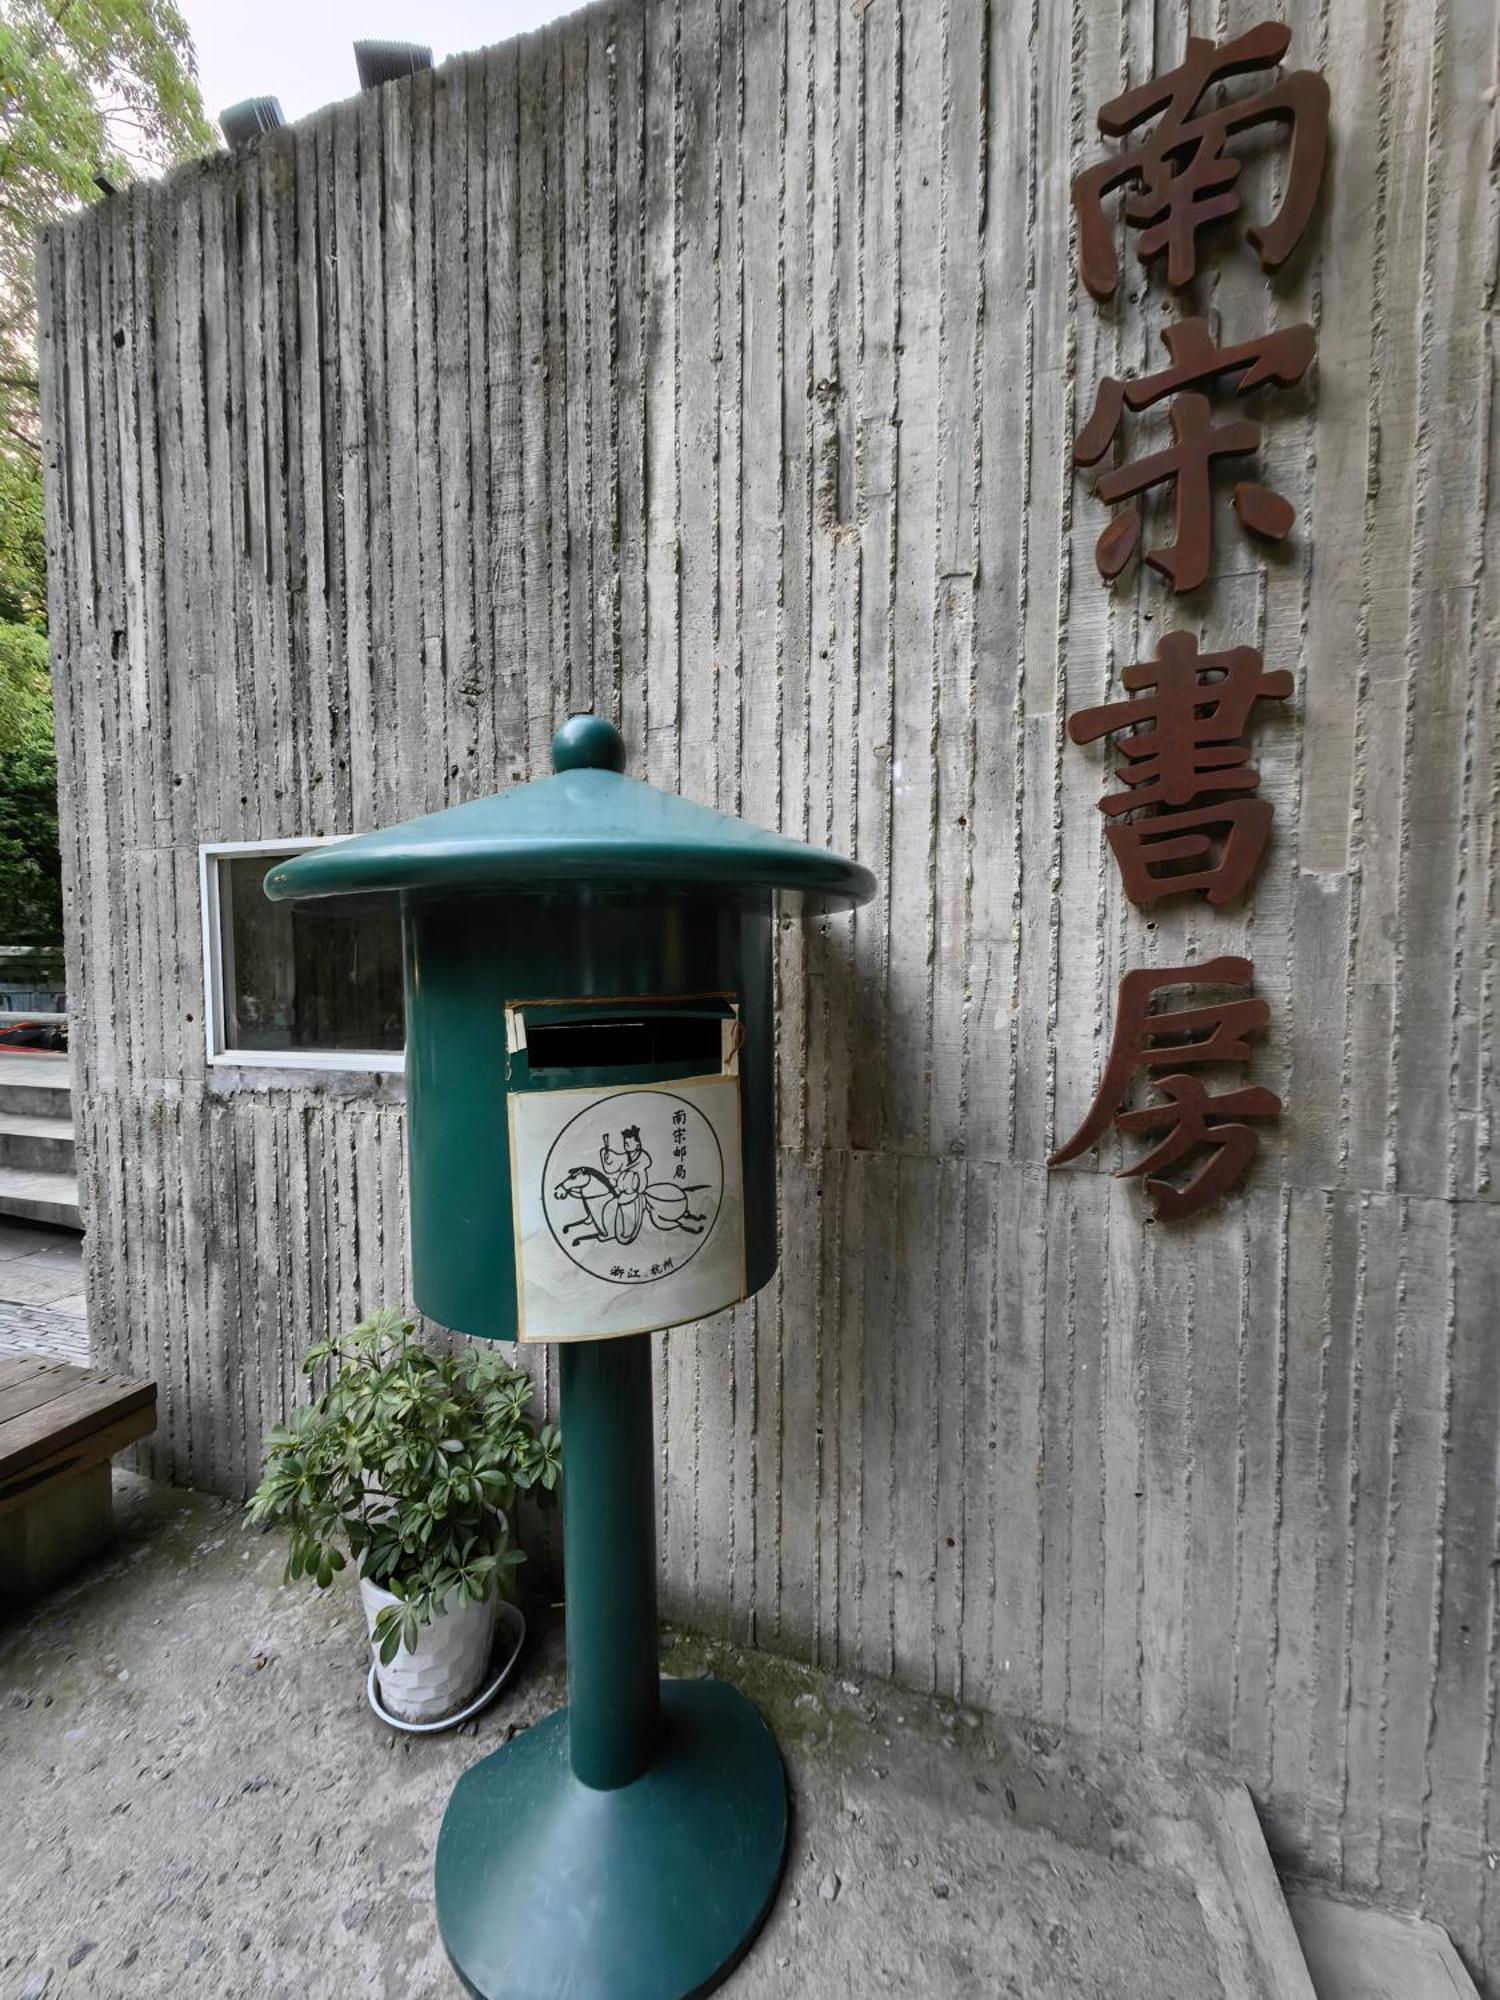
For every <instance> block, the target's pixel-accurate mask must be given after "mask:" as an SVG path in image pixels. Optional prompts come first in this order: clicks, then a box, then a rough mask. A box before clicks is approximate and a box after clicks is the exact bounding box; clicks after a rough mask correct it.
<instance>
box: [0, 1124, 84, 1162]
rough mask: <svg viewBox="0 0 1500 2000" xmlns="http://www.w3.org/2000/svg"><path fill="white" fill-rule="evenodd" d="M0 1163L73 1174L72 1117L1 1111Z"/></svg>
mask: <svg viewBox="0 0 1500 2000" xmlns="http://www.w3.org/2000/svg"><path fill="white" fill-rule="evenodd" d="M0 1167H37V1168H41V1169H42V1170H43V1171H44V1172H47V1173H54V1174H71V1173H72V1172H73V1121H72V1119H71V1118H67V1117H54V1118H38V1117H35V1116H33V1115H31V1114H30V1113H28V1112H24V1111H0Z"/></svg>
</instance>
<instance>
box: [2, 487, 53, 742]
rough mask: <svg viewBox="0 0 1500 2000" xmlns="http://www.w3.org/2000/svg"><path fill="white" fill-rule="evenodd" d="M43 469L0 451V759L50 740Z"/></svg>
mask: <svg viewBox="0 0 1500 2000" xmlns="http://www.w3.org/2000/svg"><path fill="white" fill-rule="evenodd" d="M46 587H47V566H46V554H45V550H44V548H43V542H42V475H41V467H40V466H39V465H38V464H37V461H36V460H35V459H34V458H32V457H31V455H30V454H29V453H27V452H19V451H6V450H4V449H3V448H0V757H4V756H5V755H7V754H8V753H9V752H10V751H13V750H20V749H26V748H30V747H36V748H45V749H50V748H51V745H52V691H51V683H50V681H49V678H48V670H47V605H46Z"/></svg>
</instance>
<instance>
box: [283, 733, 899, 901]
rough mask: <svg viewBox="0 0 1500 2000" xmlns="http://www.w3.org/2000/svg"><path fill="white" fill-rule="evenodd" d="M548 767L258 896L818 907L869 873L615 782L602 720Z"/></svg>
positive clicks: (300, 869)
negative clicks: (682, 892)
mask: <svg viewBox="0 0 1500 2000" xmlns="http://www.w3.org/2000/svg"><path fill="white" fill-rule="evenodd" d="M552 762H553V766H554V770H555V775H554V776H553V777H550V778H540V779H538V780H537V781H536V782H535V783H534V784H529V785H517V786H516V787H515V788H514V789H513V790H511V791H508V792H498V793H496V794H495V796H494V797H492V798H487V799H473V800H471V801H470V802H469V803H468V804H467V805H462V806H451V807H450V808H449V809H448V810H447V811H446V812H438V813H429V814H428V815H427V816H426V818H424V819H414V820H408V821H407V823H406V824H405V825H404V826H396V827H391V828H389V829H387V830H385V831H382V832H378V833H364V834H359V835H356V836H355V837H354V838H352V839H349V840H340V841H335V842H330V843H329V845H327V846H326V847H320V848H314V849H311V850H310V851H309V852H307V853H305V854H299V855H297V856H295V857H294V858H292V859H290V860H287V861H282V862H279V863H278V864H277V865H276V866H275V867H274V868H272V869H271V871H270V873H269V874H268V875H267V876H266V884H265V886H266V894H267V895H268V896H269V897H270V898H271V899H272V901H273V902H283V901H293V900H300V899H301V898H303V897H311V896H348V895H355V894H358V893H360V892H361V891H364V890H375V889H379V890H386V891H390V890H400V891H407V892H416V893H427V894H433V893H439V894H440V893H446V892H451V891H454V890H458V891H463V890H484V889H511V890H524V889H538V888H540V889H554V888H559V887H564V886H567V885H570V884H571V885H574V886H579V887H581V886H583V885H585V884H587V885H589V886H590V887H593V886H600V887H610V888H619V887H621V886H634V885H640V884H653V885H656V886H658V887H661V888H702V889H710V890H714V889H716V890H720V891H722V892H724V893H726V894H728V895H733V894H736V893H738V892H744V891H751V890H756V891H758V890H780V891H782V892H784V893H789V894H795V895H798V896H800V898H801V900H802V903H803V905H804V907H810V908H813V909H822V910H828V909H847V908H850V907H852V906H853V905H854V904H856V903H867V902H868V901H869V900H870V898H871V897H872V896H873V895H874V893H875V877H874V876H873V875H872V874H871V872H870V870H869V869H868V868H864V867H861V865H860V864H859V863H858V862H857V861H848V860H845V859H844V857H843V856H842V855H838V854H830V853H829V852H828V851H827V850H826V849H825V848H821V847H808V846H805V845H804V844H803V843H802V842H801V841H800V840H789V839H788V838H787V837H786V835H785V834H780V833H771V832H768V831H767V830H766V829H765V828H764V827H759V826H752V825H751V824H750V823H749V822H748V821H747V820H742V819H735V818H734V817H733V816H732V815H730V814H728V813H720V812H714V811H713V810H712V809H711V808H710V807H708V806H700V805H695V804H694V803H693V801H692V800H691V799H684V798H681V797H679V796H678V795H677V794H676V793H675V792H662V791H658V790H657V789H656V788H655V786H653V785H646V784H642V783H641V781H640V780H639V779H637V778H629V777H627V776H626V775H625V744H624V740H623V739H622V737H621V735H620V733H619V731H618V730H617V729H616V728H615V727H614V726H613V724H611V723H609V722H606V721H605V720H604V718H603V717H602V716H594V715H575V716H571V717H569V719H568V720H567V721H566V722H565V723H564V724H563V726H562V728H561V729H559V730H558V732H557V735H556V736H555V737H554V738H553V742H552Z"/></svg>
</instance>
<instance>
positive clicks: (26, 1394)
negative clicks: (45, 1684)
mask: <svg viewBox="0 0 1500 2000" xmlns="http://www.w3.org/2000/svg"><path fill="white" fill-rule="evenodd" d="M155 1428H156V1384H155V1383H154V1382H131V1381H127V1380H126V1378H125V1377H124V1376H123V1375H103V1374H99V1373H98V1372H96V1371H95V1370H94V1369H92V1368H73V1367H70V1366H68V1365H67V1364H66V1363H64V1362H61V1361H44V1360H42V1359H40V1358H39V1357H32V1356H29V1355H26V1356H17V1357H14V1358H10V1357H7V1358H0V1597H3V1596H29V1595H31V1594H32V1593H33V1592H35V1591H38V1590H45V1589H46V1588H47V1587H48V1586H49V1585H50V1584H52V1583H54V1582H55V1581H56V1580H57V1579H58V1578H59V1577H60V1576H62V1575H63V1574H64V1573H65V1572H66V1571H68V1570H70V1569H72V1568H73V1567H74V1565H75V1564H77V1563H80V1562H83V1561H84V1560H85V1559H86V1558H87V1557H88V1556H91V1555H93V1554H94V1552H95V1551H96V1550H97V1549H99V1548H100V1547H101V1546H102V1545H103V1544H104V1543H105V1542H106V1541H107V1540H108V1539H109V1535H110V1532H111V1529H112V1527H113V1523H114V1510H113V1505H112V1502H111V1498H110V1479H109V1472H110V1465H109V1462H110V1460H111V1458H112V1457H113V1456H114V1454H115V1453H116V1452H117V1451H121V1450H123V1449H124V1447H125V1446H126V1445H128V1444H133V1443H134V1441H135V1440H136V1439H137V1438H140V1437H145V1436H146V1434H147V1433H148V1432H149V1431H153V1430H155Z"/></svg>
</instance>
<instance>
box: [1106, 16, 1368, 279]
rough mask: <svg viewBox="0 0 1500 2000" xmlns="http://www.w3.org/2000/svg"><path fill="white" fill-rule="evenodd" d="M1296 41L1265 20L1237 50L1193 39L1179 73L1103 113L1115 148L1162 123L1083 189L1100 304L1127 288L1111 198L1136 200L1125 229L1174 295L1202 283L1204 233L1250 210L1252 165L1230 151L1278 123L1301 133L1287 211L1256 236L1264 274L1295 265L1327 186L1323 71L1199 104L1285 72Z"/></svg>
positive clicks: (1130, 93) (1252, 233)
mask: <svg viewBox="0 0 1500 2000" xmlns="http://www.w3.org/2000/svg"><path fill="white" fill-rule="evenodd" d="M1291 38H1292V37H1291V30H1290V29H1289V28H1287V27H1285V26H1284V25H1283V24H1282V23H1281V22H1279V21H1262V22H1261V24H1260V26H1259V27H1256V28H1251V29H1250V30H1249V31H1248V32H1247V33H1245V34H1243V35H1240V36H1238V37H1237V38H1236V39H1235V40H1234V41H1232V42H1224V43H1219V42H1210V41H1205V40H1204V39H1203V38H1202V37H1200V36H1197V35H1191V36H1189V38H1188V45H1187V55H1186V57H1185V59H1184V61H1183V62H1182V64H1181V66H1180V67H1179V68H1177V69H1174V70H1171V71H1169V72H1168V73H1167V75H1165V76H1160V77H1153V78H1152V79H1151V80H1150V81H1149V82H1147V83H1143V84H1141V85H1140V87H1139V88H1138V89H1136V90H1127V91H1126V92H1125V93H1124V95H1123V96H1120V97H1116V98H1114V99H1112V100H1111V102H1110V103H1108V104H1106V105H1105V106H1104V107H1103V108H1102V110H1101V111H1100V113H1099V130H1100V131H1101V132H1103V133H1104V134H1105V136H1106V137H1107V138H1111V139H1123V138H1125V137H1126V136H1127V135H1128V134H1130V133H1133V132H1135V131H1136V129H1137V127H1139V126H1141V125H1144V124H1145V123H1146V121H1147V120H1148V119H1151V118H1155V119H1156V124H1155V125H1154V126H1153V127H1152V128H1151V130H1150V131H1149V132H1147V133H1146V134H1145V135H1144V136H1143V137H1141V138H1140V139H1139V140H1138V141H1137V143H1136V144H1134V145H1133V146H1128V147H1126V148H1125V149H1124V150H1123V151H1122V152H1119V153H1116V154H1115V155H1114V156H1113V157H1112V158H1110V159H1107V160H1101V161H1100V162H1099V164H1098V165H1097V166H1095V167H1090V168H1089V169H1088V170H1087V171H1086V172H1084V173H1081V174H1080V175H1079V176H1078V178H1077V179H1076V180H1075V181H1074V183H1073V206H1074V209H1075V211H1076V212H1077V216H1078V248H1079V261H1080V264H1081V266H1082V270H1083V282H1084V283H1085V284H1086V285H1087V286H1088V288H1089V290H1090V291H1091V292H1092V293H1093V295H1094V297H1095V298H1096V299H1101V300H1102V299H1109V298H1113V296H1114V294H1115V291H1116V289H1117V287H1118V285H1119V282H1120V267H1119V262H1118V259H1117V258H1116V256H1115V249H1114V240H1113V235H1112V232H1111V229H1110V224H1109V219H1108V217H1107V216H1106V215H1105V212H1104V197H1105V196H1106V195H1108V194H1111V193H1113V191H1114V190H1115V189H1116V188H1123V187H1128V188H1129V189H1130V190H1131V191H1130V192H1129V193H1128V194H1127V195H1126V198H1125V220H1126V222H1127V224H1128V225H1129V226H1130V227H1131V228H1133V229H1137V230H1139V232H1140V236H1139V239H1138V241H1137V245H1136V250H1137V254H1138V256H1139V257H1140V260H1141V262H1142V263H1143V264H1149V263H1150V261H1151V259H1152V258H1153V257H1160V256H1161V255H1163V253H1165V256H1166V260H1167V283H1168V284H1169V285H1171V286H1172V288H1173V290H1174V291H1175V290H1177V289H1178V288H1179V287H1181V286H1183V285H1185V284H1187V283H1188V282H1189V281H1190V280H1191V279H1192V278H1193V277H1194V276H1195V275H1196V273H1197V268H1198V262H1197V256H1198V246H1197V237H1198V231H1199V230H1200V229H1202V228H1204V227H1205V226H1206V225H1207V224H1208V223H1211V222H1218V221H1221V220H1223V219H1224V218H1225V217H1227V216H1231V215H1234V214H1235V213H1236V212H1237V211H1238V209H1239V205H1240V196H1239V189H1238V186H1237V185H1236V184H1237V182H1238V180H1239V177H1240V165H1241V163H1240V161H1239V160H1237V159H1235V158H1234V156H1233V155H1232V154H1229V153H1226V152H1225V150H1224V148H1225V145H1226V143H1227V142H1228V140H1229V139H1231V138H1232V137H1233V136H1234V135H1235V134H1236V133H1237V132H1247V131H1249V130H1250V129H1251V128H1252V127H1253V126H1256V125H1264V124H1268V123H1271V122H1274V121H1281V122H1283V123H1285V124H1288V125H1290V126H1291V128H1292V137H1291V153H1290V158H1289V159H1288V162H1287V170H1286V185H1285V189H1284V192H1283V194H1282V197H1281V206H1280V208H1278V209H1277V211H1276V214H1275V215H1274V216H1273V217H1272V219H1271V220H1270V221H1269V222H1268V223H1266V224H1265V225H1264V226H1259V225H1257V226H1253V227H1252V228H1250V229H1249V230H1248V231H1247V232H1246V233H1247V235H1248V236H1249V238H1250V242H1251V244H1252V246H1253V247H1254V248H1255V250H1257V251H1258V252H1259V255H1260V262H1261V268H1262V269H1263V270H1266V271H1274V270H1275V269H1277V267H1278V266H1279V265H1281V264H1284V263H1285V262H1286V260H1287V258H1288V257H1289V256H1290V255H1291V253H1292V251H1293V250H1294V249H1295V248H1296V246H1297V242H1298V239H1299V238H1300V237H1301V235H1302V232H1303V230H1304V229H1305V228H1306V227H1307V223H1308V218H1309V217H1310V216H1311V214H1312V211H1313V207H1314V204H1315V203H1316V201H1317V199H1318V189H1319V187H1320V185H1321V183H1322V179H1323V167H1324V163H1325V161H1326V159H1327V157H1328V85H1327V83H1326V82H1325V81H1324V80H1323V78H1322V77H1321V76H1319V75H1318V73H1317V72H1316V70H1307V69H1303V70H1293V71H1289V72H1288V73H1287V74H1286V75H1284V76H1282V77H1280V78H1278V79H1277V80H1276V81H1275V82H1273V83H1269V84H1267V86H1266V87H1265V89H1264V90H1259V91H1256V92H1255V93H1254V94H1253V95H1251V96H1246V97H1239V98H1232V99H1229V100H1228V101H1226V102H1224V103H1221V104H1217V105H1215V106H1214V107H1213V108H1212V109H1211V110H1207V111H1200V110H1199V109H1198V106H1199V103H1200V101H1201V99H1202V97H1203V94H1204V92H1205V91H1206V90H1208V89H1209V88H1210V86H1211V85H1213V84H1216V83H1219V82H1221V81H1222V80H1223V79H1224V78H1225V77H1230V76H1243V75H1245V74H1246V73H1247V72H1248V71H1251V70H1258V69H1270V68H1272V67H1273V66H1274V65H1275V64H1277V63H1279V62H1280V61H1281V58H1282V57H1283V56H1284V55H1285V54H1286V51H1287V45H1288V44H1289V43H1290V41H1291ZM1195 114H1196V115H1195Z"/></svg>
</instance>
